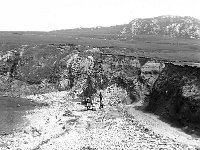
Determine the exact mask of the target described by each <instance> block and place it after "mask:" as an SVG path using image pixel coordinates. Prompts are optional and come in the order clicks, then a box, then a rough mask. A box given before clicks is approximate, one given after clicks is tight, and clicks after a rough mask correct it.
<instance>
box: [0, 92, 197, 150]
mask: <svg viewBox="0 0 200 150" xmlns="http://www.w3.org/2000/svg"><path fill="white" fill-rule="evenodd" d="M29 98H30V97H29ZM31 98H32V99H33V100H35V101H37V102H39V101H41V102H46V103H48V104H49V106H46V107H42V108H38V109H36V110H34V111H32V112H29V113H28V114H27V116H26V117H27V118H28V119H29V120H30V124H29V125H28V126H27V128H26V129H21V130H18V131H16V132H15V133H13V134H11V135H5V136H1V138H0V144H1V145H0V148H1V149H2V150H4V149H13V150H15V149H16V150H17V149H18V150H20V149H21V150H37V149H38V150H46V149H48V150H68V149H69V150H70V149H75V150H96V149H98V150H99V149H101V150H105V149H115V150H116V149H117V150H118V149H119V150H122V149H124V150H126V149H127V150H133V149H138V150H139V149H145V150H146V149H195V148H196V147H197V146H196V145H195V144H194V143H187V142H183V141H180V140H177V139H175V138H173V137H171V136H169V135H167V134H164V133H163V134H161V132H160V131H162V132H167V131H168V130H160V131H157V129H156V128H154V124H155V122H156V121H157V120H153V119H149V117H148V116H146V114H144V113H142V112H138V111H136V110H134V108H132V107H130V106H126V107H125V106H122V105H119V106H112V107H111V106H106V107H104V108H103V109H101V110H99V109H97V110H96V111H85V108H84V107H83V106H82V105H80V104H78V103H77V102H74V101H73V100H72V101H70V100H69V99H70V97H69V96H68V93H67V92H61V93H51V94H46V95H45V94H44V95H39V96H37V97H34V96H32V97H31ZM142 120H143V121H142ZM144 122H148V123H149V124H147V123H145V124H144ZM156 125H157V128H159V127H161V125H163V124H162V123H160V122H158V123H157V124H156ZM161 128H162V129H165V127H161ZM170 133H172V132H171V131H170ZM193 140H194V139H193ZM197 144H198V143H197Z"/></svg>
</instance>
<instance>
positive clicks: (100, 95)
mask: <svg viewBox="0 0 200 150" xmlns="http://www.w3.org/2000/svg"><path fill="white" fill-rule="evenodd" d="M99 98H100V106H99V109H101V108H103V103H102V94H101V92H100V93H99Z"/></svg>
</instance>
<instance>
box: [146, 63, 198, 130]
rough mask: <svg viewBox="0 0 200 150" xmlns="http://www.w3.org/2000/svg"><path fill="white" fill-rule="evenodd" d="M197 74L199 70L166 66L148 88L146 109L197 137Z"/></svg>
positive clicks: (171, 65)
mask: <svg viewBox="0 0 200 150" xmlns="http://www.w3.org/2000/svg"><path fill="white" fill-rule="evenodd" d="M199 75H200V68H197V67H190V66H178V65H174V64H171V63H166V64H165V68H164V69H163V70H162V72H161V73H160V74H159V76H158V78H157V79H156V81H155V82H154V84H153V86H152V87H151V88H150V91H149V95H148V96H147V99H148V106H147V110H149V111H151V112H154V113H155V114H158V115H160V116H162V117H163V118H166V119H169V120H170V121H172V122H173V123H175V124H176V125H180V126H182V127H185V129H187V128H188V127H189V126H190V127H193V129H195V130H196V132H195V130H192V132H195V133H196V134H197V133H198V134H199V133H200V132H199V128H198V126H199V124H200V99H199V98H200V97H199V96H200V84H199V83H200V77H199Z"/></svg>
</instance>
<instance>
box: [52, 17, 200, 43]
mask: <svg viewBox="0 0 200 150" xmlns="http://www.w3.org/2000/svg"><path fill="white" fill-rule="evenodd" d="M50 33H57V34H69V35H83V36H91V35H117V36H119V35H126V34H128V35H130V34H131V35H132V34H133V35H163V36H164V35H167V36H169V37H172V38H174V37H176V38H188V39H200V20H198V19H195V18H192V17H188V16H186V17H180V16H159V17H154V18H146V19H139V18H138V19H134V20H133V21H131V22H130V23H129V24H124V25H116V26H111V27H100V26H99V27H94V28H77V29H67V30H56V31H52V32H50Z"/></svg>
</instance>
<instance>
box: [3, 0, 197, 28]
mask: <svg viewBox="0 0 200 150" xmlns="http://www.w3.org/2000/svg"><path fill="white" fill-rule="evenodd" d="M161 15H179V16H192V17H195V18H197V19H200V0H0V31H19V30H20V31H50V30H58V29H70V28H78V27H95V26H111V25H118V24H125V23H129V22H130V21H131V20H133V19H135V18H148V17H156V16H161Z"/></svg>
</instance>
